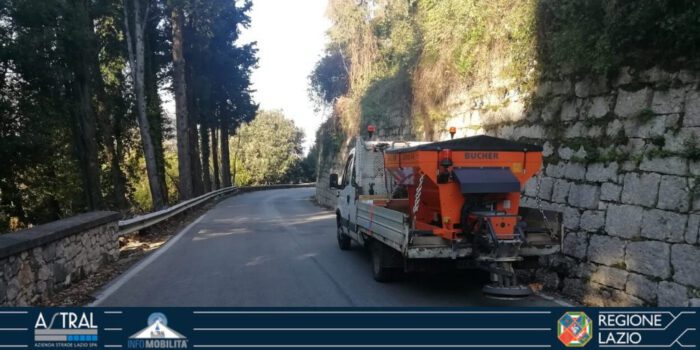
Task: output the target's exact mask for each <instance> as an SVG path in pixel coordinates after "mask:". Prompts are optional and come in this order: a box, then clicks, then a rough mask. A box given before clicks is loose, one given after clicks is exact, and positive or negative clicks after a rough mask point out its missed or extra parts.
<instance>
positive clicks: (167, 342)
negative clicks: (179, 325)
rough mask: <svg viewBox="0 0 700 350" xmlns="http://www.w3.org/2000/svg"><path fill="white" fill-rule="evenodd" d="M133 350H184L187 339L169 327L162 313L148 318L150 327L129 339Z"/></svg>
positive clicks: (155, 313) (156, 313)
mask: <svg viewBox="0 0 700 350" xmlns="http://www.w3.org/2000/svg"><path fill="white" fill-rule="evenodd" d="M128 345H129V348H131V349H184V348H187V338H186V337H185V336H183V335H182V334H180V333H178V332H177V331H176V330H174V329H172V328H170V327H168V318H167V317H165V315H164V314H162V313H160V312H154V313H152V314H151V315H150V316H148V326H147V327H146V328H144V329H142V330H140V331H138V332H136V333H134V334H133V335H132V336H131V337H129V343H128Z"/></svg>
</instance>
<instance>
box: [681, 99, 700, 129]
mask: <svg viewBox="0 0 700 350" xmlns="http://www.w3.org/2000/svg"><path fill="white" fill-rule="evenodd" d="M683 126H700V91H698V90H691V91H688V93H687V94H686V95H685V115H684V116H683Z"/></svg>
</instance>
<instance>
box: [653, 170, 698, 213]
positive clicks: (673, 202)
mask: <svg viewBox="0 0 700 350" xmlns="http://www.w3.org/2000/svg"><path fill="white" fill-rule="evenodd" d="M656 206H657V208H661V209H668V210H673V211H680V212H687V211H688V209H690V188H688V180H687V179H686V178H684V177H679V176H672V175H666V176H662V177H661V184H660V185H659V202H658V203H657V205H656Z"/></svg>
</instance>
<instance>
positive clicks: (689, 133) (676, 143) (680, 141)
mask: <svg viewBox="0 0 700 350" xmlns="http://www.w3.org/2000/svg"><path fill="white" fill-rule="evenodd" d="M697 140H700V127H684V128H682V129H680V130H678V132H675V133H673V132H667V133H666V134H664V146H663V150H664V151H668V152H675V153H683V152H685V151H686V150H687V148H688V145H689V144H690V143H692V142H698V141H697ZM690 162H691V163H690V170H691V175H698V174H697V173H698V172H699V171H700V164H697V161H696V164H695V166H693V161H692V160H691V161H690ZM693 171H695V173H693Z"/></svg>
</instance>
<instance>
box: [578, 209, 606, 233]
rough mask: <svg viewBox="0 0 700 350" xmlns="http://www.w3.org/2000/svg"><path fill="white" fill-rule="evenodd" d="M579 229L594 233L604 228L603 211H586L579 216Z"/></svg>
mask: <svg viewBox="0 0 700 350" xmlns="http://www.w3.org/2000/svg"><path fill="white" fill-rule="evenodd" d="M580 226H581V229H582V230H586V231H588V232H596V231H599V230H600V229H602V228H603V227H604V226H605V211H603V210H586V211H584V212H583V214H581V223H580Z"/></svg>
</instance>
